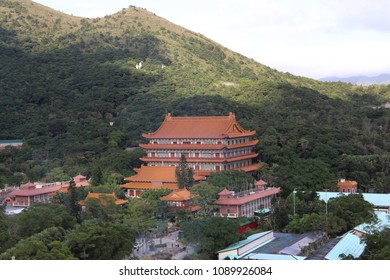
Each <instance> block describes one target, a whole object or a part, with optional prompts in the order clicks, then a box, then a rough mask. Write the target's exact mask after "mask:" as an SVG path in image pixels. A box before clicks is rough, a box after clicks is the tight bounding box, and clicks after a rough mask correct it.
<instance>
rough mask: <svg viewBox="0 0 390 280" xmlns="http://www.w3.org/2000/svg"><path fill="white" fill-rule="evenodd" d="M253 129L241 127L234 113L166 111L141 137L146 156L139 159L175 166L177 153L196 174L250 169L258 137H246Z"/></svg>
mask: <svg viewBox="0 0 390 280" xmlns="http://www.w3.org/2000/svg"><path fill="white" fill-rule="evenodd" d="M255 133H256V131H254V130H245V129H243V128H242V127H241V126H240V125H239V124H238V122H237V120H236V116H235V115H234V114H233V113H229V115H228V116H196V117H173V116H172V115H171V114H167V115H166V117H165V119H164V121H163V123H162V124H161V126H160V127H159V128H158V129H157V130H156V131H155V132H151V133H144V134H143V136H144V137H145V138H146V139H147V140H148V141H149V142H148V143H147V144H141V145H140V146H141V147H142V148H144V149H145V150H146V153H147V155H146V156H145V157H143V158H141V160H142V161H144V162H146V163H147V164H148V165H159V166H170V165H177V164H178V163H179V161H180V157H181V155H183V154H184V155H185V156H186V160H187V162H188V163H189V165H190V166H191V167H192V168H194V169H195V170H196V171H197V172H198V174H201V175H209V174H210V172H218V171H222V170H230V169H241V170H245V171H254V170H256V169H257V168H258V167H259V164H253V162H252V160H253V159H254V158H256V157H257V156H258V154H257V153H254V152H253V151H252V149H253V147H254V146H255V145H256V144H257V143H258V140H251V139H250V137H251V136H253V135H254V134H255Z"/></svg>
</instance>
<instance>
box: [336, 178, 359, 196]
mask: <svg viewBox="0 0 390 280" xmlns="http://www.w3.org/2000/svg"><path fill="white" fill-rule="evenodd" d="M357 185H358V183H357V182H356V181H346V180H345V179H340V180H339V181H338V182H337V187H338V188H339V192H341V193H357Z"/></svg>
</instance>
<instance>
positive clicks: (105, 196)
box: [79, 192, 129, 206]
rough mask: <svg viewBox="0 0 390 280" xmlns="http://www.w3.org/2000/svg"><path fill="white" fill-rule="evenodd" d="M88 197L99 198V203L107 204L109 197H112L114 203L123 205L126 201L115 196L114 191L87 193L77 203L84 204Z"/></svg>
mask: <svg viewBox="0 0 390 280" xmlns="http://www.w3.org/2000/svg"><path fill="white" fill-rule="evenodd" d="M88 199H99V201H100V204H101V205H107V202H108V200H109V199H114V203H115V204H116V205H123V204H126V203H128V202H129V201H128V200H127V199H119V198H117V197H116V195H115V193H91V192H90V193H88V195H87V197H86V198H85V199H84V200H82V201H80V202H79V204H80V205H82V206H85V205H86V203H87V201H88Z"/></svg>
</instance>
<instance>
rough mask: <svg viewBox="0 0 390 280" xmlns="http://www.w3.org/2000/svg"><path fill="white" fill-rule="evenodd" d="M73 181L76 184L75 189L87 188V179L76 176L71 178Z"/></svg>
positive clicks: (79, 175)
mask: <svg viewBox="0 0 390 280" xmlns="http://www.w3.org/2000/svg"><path fill="white" fill-rule="evenodd" d="M73 181H74V183H75V184H76V187H88V186H89V182H88V180H87V177H85V176H83V175H81V174H78V175H77V176H75V177H73Z"/></svg>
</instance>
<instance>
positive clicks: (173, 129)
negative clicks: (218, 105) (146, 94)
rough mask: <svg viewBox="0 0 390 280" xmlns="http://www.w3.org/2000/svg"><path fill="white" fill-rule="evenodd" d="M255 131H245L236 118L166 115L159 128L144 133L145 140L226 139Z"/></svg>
mask: <svg viewBox="0 0 390 280" xmlns="http://www.w3.org/2000/svg"><path fill="white" fill-rule="evenodd" d="M255 133H256V131H254V130H252V131H250V130H245V129H243V128H242V127H240V125H239V124H238V122H237V120H236V116H235V115H234V114H233V113H229V115H228V116H207V117H172V116H171V114H167V116H166V117H165V119H164V121H163V123H162V124H161V126H160V128H159V129H157V130H156V131H155V132H151V133H144V134H143V136H144V137H145V138H160V139H162V138H165V139H167V138H197V139H202V138H226V137H241V136H251V135H254V134H255Z"/></svg>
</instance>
